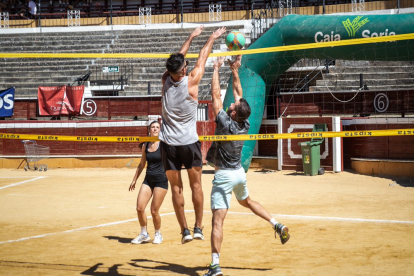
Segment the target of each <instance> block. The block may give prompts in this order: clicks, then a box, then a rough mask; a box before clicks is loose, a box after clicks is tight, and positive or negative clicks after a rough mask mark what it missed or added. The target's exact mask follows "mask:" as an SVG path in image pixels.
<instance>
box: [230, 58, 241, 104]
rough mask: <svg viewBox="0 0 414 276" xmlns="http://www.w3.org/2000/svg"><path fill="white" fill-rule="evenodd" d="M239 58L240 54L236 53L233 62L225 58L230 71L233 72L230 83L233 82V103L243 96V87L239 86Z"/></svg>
mask: <svg viewBox="0 0 414 276" xmlns="http://www.w3.org/2000/svg"><path fill="white" fill-rule="evenodd" d="M241 59H242V56H241V55H238V56H237V57H236V59H235V60H234V61H233V62H232V61H230V60H227V62H228V63H229V66H230V68H231V72H232V73H233V83H232V84H233V95H234V102H235V103H237V102H239V101H240V99H241V98H243V89H242V87H241V83H240V77H239V68H240V66H241Z"/></svg>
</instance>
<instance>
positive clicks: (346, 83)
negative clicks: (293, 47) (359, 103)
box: [309, 60, 414, 92]
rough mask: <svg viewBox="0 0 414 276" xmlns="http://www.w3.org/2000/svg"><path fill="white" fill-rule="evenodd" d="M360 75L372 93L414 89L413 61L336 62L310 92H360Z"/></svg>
mask: <svg viewBox="0 0 414 276" xmlns="http://www.w3.org/2000/svg"><path fill="white" fill-rule="evenodd" d="M361 74H362V80H363V85H364V86H367V87H368V89H369V90H396V89H414V62H410V61H407V62H401V61H341V60H337V61H336V63H335V66H331V67H329V73H328V74H323V78H322V79H319V80H317V81H316V82H315V83H314V84H313V86H311V87H310V88H309V90H310V91H315V92H316V91H318V92H327V91H332V92H335V91H356V90H359V89H360V85H361V84H360V78H361Z"/></svg>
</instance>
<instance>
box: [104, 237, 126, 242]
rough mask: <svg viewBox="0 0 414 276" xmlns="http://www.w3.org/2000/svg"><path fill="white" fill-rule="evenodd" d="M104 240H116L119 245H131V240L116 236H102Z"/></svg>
mask: <svg viewBox="0 0 414 276" xmlns="http://www.w3.org/2000/svg"><path fill="white" fill-rule="evenodd" d="M104 238H107V239H108V240H117V241H118V242H120V243H131V241H132V239H131V238H122V237H117V236H104Z"/></svg>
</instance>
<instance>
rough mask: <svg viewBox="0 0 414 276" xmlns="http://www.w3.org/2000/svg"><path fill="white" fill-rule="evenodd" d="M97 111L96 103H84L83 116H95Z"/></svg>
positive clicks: (87, 101) (88, 101) (89, 101)
mask: <svg viewBox="0 0 414 276" xmlns="http://www.w3.org/2000/svg"><path fill="white" fill-rule="evenodd" d="M96 111H97V108H96V103H95V102H94V101H92V100H86V101H84V102H83V105H82V111H81V114H85V115H86V116H93V115H95V113H96Z"/></svg>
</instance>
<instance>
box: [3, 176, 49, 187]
mask: <svg viewBox="0 0 414 276" xmlns="http://www.w3.org/2000/svg"><path fill="white" fill-rule="evenodd" d="M42 178H46V176H39V177H36V178H33V179H29V180H25V181H22V182H17V183H14V184H10V185H7V186H4V187H0V190H2V189H6V188H10V187H13V186H17V185H21V184H24V183H27V182H31V181H35V180H39V179H42Z"/></svg>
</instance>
